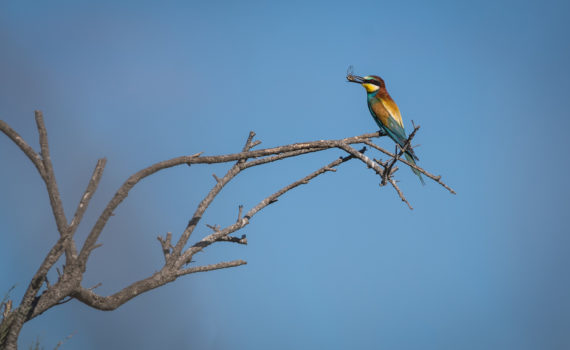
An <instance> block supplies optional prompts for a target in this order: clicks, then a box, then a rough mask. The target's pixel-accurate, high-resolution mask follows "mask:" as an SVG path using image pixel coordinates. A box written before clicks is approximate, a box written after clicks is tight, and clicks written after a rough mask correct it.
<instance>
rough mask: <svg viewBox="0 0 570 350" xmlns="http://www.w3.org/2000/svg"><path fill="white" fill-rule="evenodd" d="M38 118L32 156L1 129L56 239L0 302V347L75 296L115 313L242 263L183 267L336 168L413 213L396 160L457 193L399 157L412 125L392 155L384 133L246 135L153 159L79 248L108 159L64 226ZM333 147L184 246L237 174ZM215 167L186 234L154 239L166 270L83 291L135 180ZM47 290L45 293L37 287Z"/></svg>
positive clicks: (21, 142)
mask: <svg viewBox="0 0 570 350" xmlns="http://www.w3.org/2000/svg"><path fill="white" fill-rule="evenodd" d="M35 119H36V124H37V129H38V133H39V144H40V152H39V153H37V152H36V151H34V149H33V148H32V147H30V145H29V144H28V143H27V142H26V141H24V139H23V138H22V137H21V136H20V135H19V134H18V133H17V132H16V131H14V130H13V129H12V128H11V127H10V126H9V125H8V124H7V123H5V122H4V121H1V120H0V131H2V132H3V133H4V134H5V135H6V136H8V137H9V138H10V139H11V140H12V141H13V142H14V143H15V144H16V145H17V146H18V147H19V148H20V149H21V150H22V151H23V152H24V153H25V154H26V156H27V157H28V158H29V159H30V161H32V163H33V164H34V166H35V167H36V169H37V171H38V173H39V174H40V176H41V178H42V180H43V181H44V183H45V186H46V189H47V192H48V196H49V201H50V204H51V209H52V212H53V216H54V218H55V222H56V225H57V229H58V231H59V238H58V239H57V241H56V242H55V244H54V245H53V246H52V247H51V248H50V250H49V252H48V253H47V254H46V256H45V258H44V260H43V262H42V263H41V264H40V266H39V268H38V269H37V271H36V273H35V275H34V276H33V277H32V279H31V281H30V284H29V285H28V287H27V290H26V291H25V293H24V295H23V297H22V299H21V301H20V303H19V305H18V306H17V307H15V306H13V303H12V301H11V300H7V299H5V300H3V301H2V302H1V304H0V309H1V310H2V315H1V323H0V349H9V350H13V349H17V341H18V337H19V334H20V331H21V329H22V326H23V325H24V323H25V322H27V321H29V320H31V319H33V318H35V317H37V316H39V315H41V314H42V313H43V312H45V311H46V310H48V309H49V308H52V307H54V306H56V305H59V304H61V303H64V302H67V301H69V300H71V299H76V300H78V301H80V302H82V303H84V304H86V305H88V306H91V307H93V308H96V309H99V310H114V309H116V308H118V307H119V306H121V305H123V304H124V303H126V302H127V301H129V300H131V299H132V298H134V297H136V296H137V295H140V294H142V293H145V292H147V291H149V290H152V289H154V288H158V287H160V286H163V285H165V284H167V283H169V282H172V281H174V280H176V279H177V278H179V277H181V276H184V275H188V274H191V273H195V272H203V271H212V270H217V269H223V268H228V267H235V266H240V265H244V264H246V262H245V261H243V260H234V261H224V262H219V263H216V264H211V265H204V266H188V265H189V264H190V263H191V262H193V261H192V258H193V257H194V255H195V254H196V253H198V252H200V251H202V250H203V249H204V248H206V247H208V246H209V245H211V244H213V243H216V242H232V243H237V244H247V239H246V236H245V235H241V236H240V237H237V236H234V235H233V234H234V233H236V232H237V231H239V230H241V229H242V228H244V227H245V226H246V225H248V224H249V223H250V221H251V220H252V219H253V217H254V216H255V215H256V214H257V213H258V212H259V211H261V210H262V209H264V208H265V207H266V206H268V205H270V204H272V203H274V202H276V201H277V200H278V199H279V197H281V196H282V195H283V194H285V193H286V192H288V191H290V190H292V189H294V188H296V187H298V186H300V185H303V184H307V183H309V181H311V180H312V179H314V178H315V177H317V176H319V175H322V174H324V173H327V172H334V171H336V168H337V167H338V166H340V165H341V164H343V163H345V162H347V161H349V160H351V159H357V160H359V161H361V162H362V163H363V164H364V165H365V166H366V167H368V168H370V169H372V171H374V172H375V173H376V174H377V175H378V176H379V177H380V185H381V186H384V185H387V184H389V185H391V186H392V187H393V188H394V189H395V190H396V193H397V194H398V196H399V197H400V199H401V200H402V201H403V202H405V203H406V205H408V207H409V208H410V209H412V207H411V205H410V203H409V202H408V201H407V199H406V198H405V197H404V194H403V193H402V191H401V190H400V188H399V187H398V185H397V182H396V180H395V179H394V177H393V175H394V173H395V172H396V171H397V170H398V167H397V166H396V164H397V162H401V163H403V164H405V165H407V166H409V167H413V168H415V169H417V170H418V171H420V172H421V173H422V174H424V175H425V176H427V177H429V178H430V179H432V180H434V181H435V182H437V183H439V184H440V185H441V186H443V187H444V188H446V189H447V190H448V191H449V192H451V193H455V192H454V191H453V190H452V189H451V188H450V187H448V186H447V185H446V184H444V183H443V182H442V181H441V176H434V175H432V174H430V173H428V172H427V171H425V170H423V169H422V168H420V167H418V166H416V165H413V164H410V163H409V162H407V161H406V160H404V159H401V158H400V157H401V155H402V154H403V151H405V149H406V148H407V147H410V141H411V139H412V138H413V137H414V135H415V134H416V132H417V131H418V129H419V126H414V131H413V132H412V133H411V134H410V137H409V139H408V141H407V143H406V145H405V146H404V147H403V148H402V149H398V148H396V151H395V152H393V153H392V152H389V151H387V150H385V149H383V148H381V147H378V146H377V145H375V144H374V143H372V142H371V141H370V140H371V139H372V138H377V137H381V136H383V135H382V134H381V133H380V132H376V133H370V134H364V135H360V136H354V137H347V138H344V139H341V140H320V141H312V142H302V143H294V144H290V145H285V146H280V147H273V148H265V149H259V150H253V148H254V147H256V146H257V145H259V144H260V143H261V142H260V141H254V136H255V133H254V132H250V133H249V136H248V137H247V140H246V142H245V145H244V146H243V149H242V150H241V152H238V153H232V154H225V155H218V156H203V155H202V152H200V153H196V154H193V155H189V156H181V157H177V158H172V159H169V160H165V161H162V162H158V163H156V164H153V165H151V166H149V167H147V168H144V169H142V170H140V171H138V172H136V173H135V174H133V175H131V176H130V177H129V178H128V179H127V180H126V181H125V182H124V183H123V185H122V186H121V187H120V188H119V189H118V190H117V192H116V193H115V195H114V196H113V198H112V199H111V200H110V201H109V203H108V204H107V206H106V207H105V209H104V210H103V213H102V214H101V215H100V216H99V218H98V219H97V221H96V222H95V224H94V226H93V228H92V229H91V231H90V233H89V234H88V236H87V239H86V240H85V242H84V244H83V246H82V247H81V248H80V249H78V248H77V246H76V243H75V241H74V234H75V232H76V230H77V227H78V226H79V223H80V222H81V219H82V218H83V215H84V214H85V211H86V210H87V207H88V205H89V201H90V200H91V198H92V197H93V194H94V193H95V191H96V189H97V186H98V184H99V181H100V180H101V176H102V174H103V169H104V168H105V163H106V159H104V158H103V159H99V160H98V161H97V164H96V166H95V169H94V170H93V174H92V175H91V178H90V180H89V183H88V184H87V188H86V189H85V192H84V193H83V195H82V196H81V200H80V201H79V204H78V205H77V209H76V210H75V214H74V215H73V218H72V219H71V221H68V219H67V217H66V215H65V213H64V210H63V205H62V200H61V196H60V194H59V190H58V187H57V182H56V178H55V173H54V169H53V165H52V161H51V158H50V150H49V146H48V138H47V131H46V127H45V124H44V119H43V116H42V113H41V112H40V111H36V112H35ZM356 144H363V145H366V146H369V147H372V148H374V149H376V150H378V151H380V152H382V153H384V154H385V155H387V156H389V157H390V158H389V160H388V161H385V162H382V161H380V160H376V159H370V158H368V157H367V156H365V155H364V153H365V151H366V146H364V147H363V148H361V149H360V150H357V149H356V148H353V147H352V145H356ZM331 148H337V149H340V150H342V151H344V152H345V153H346V156H344V157H341V158H338V159H335V160H333V161H332V162H330V163H329V164H326V165H324V166H323V167H321V168H319V169H317V170H315V171H313V172H311V173H310V174H308V175H307V176H305V177H303V178H302V179H299V180H297V181H295V182H293V183H291V184H289V185H287V186H285V187H283V188H281V189H280V190H278V191H277V192H275V193H273V194H272V195H270V196H268V197H266V198H265V199H263V200H262V201H260V202H259V203H258V204H257V205H256V206H254V207H253V208H250V209H249V210H248V211H246V212H245V213H244V211H245V210H244V208H243V207H242V206H240V207H239V208H238V214H237V219H236V221H235V223H233V224H232V225H229V226H227V227H224V228H222V227H218V226H209V227H210V228H211V229H212V232H211V233H210V234H209V235H207V236H206V237H203V238H202V239H199V240H197V242H196V243H194V244H191V245H190V244H188V240H189V239H190V236H191V235H192V233H193V232H194V229H195V228H196V226H197V225H198V223H199V222H200V219H201V218H202V216H203V215H204V212H205V211H206V210H207V209H208V207H209V205H210V204H211V203H212V201H213V200H214V198H216V196H217V195H218V194H219V193H220V191H221V190H222V189H223V188H224V186H226V185H227V184H228V183H229V182H230V181H231V180H232V179H233V178H235V177H236V176H237V175H238V174H239V173H241V172H243V171H245V170H246V169H249V168H252V167H255V166H259V165H263V164H267V163H270V162H276V161H280V160H282V159H285V158H291V157H296V156H300V155H303V154H307V153H312V152H319V151H323V150H327V149H331ZM216 163H233V164H232V165H231V167H230V168H229V170H228V171H227V173H226V174H225V175H224V176H222V177H218V176H216V175H215V174H214V175H213V177H214V179H215V184H214V186H213V187H212V189H211V190H210V191H209V193H208V194H207V195H206V197H204V199H203V200H202V201H201V202H200V204H199V205H198V208H197V209H196V211H195V212H194V214H193V215H192V217H191V218H190V220H189V222H188V225H187V226H186V228H185V230H184V231H183V232H182V233H181V234H180V235H177V236H178V239H177V240H176V242H174V241H173V235H172V234H171V233H170V232H168V233H167V234H166V235H165V237H161V236H159V237H158V241H159V242H160V247H161V249H162V253H163V255H164V266H162V268H161V269H160V270H159V271H157V272H155V273H152V274H151V275H150V276H148V277H146V278H144V279H142V280H140V281H137V282H134V283H132V284H131V285H129V286H126V287H125V288H123V289H121V290H119V291H117V292H116V293H114V294H112V295H109V296H101V295H98V294H97V293H95V292H94V291H93V289H94V287H92V288H86V287H84V286H83V285H82V281H83V276H84V273H85V270H86V267H87V261H88V259H89V256H90V254H91V252H92V251H93V250H94V249H96V248H97V247H99V246H100V244H98V243H97V241H98V238H99V235H100V234H101V232H102V231H103V229H104V228H105V225H106V224H107V222H108V220H109V218H110V217H111V216H112V215H113V212H114V211H115V209H116V208H117V207H118V206H119V204H121V202H122V201H123V200H124V199H125V198H126V197H127V195H128V194H129V191H130V190H131V189H132V188H133V187H134V186H135V185H136V184H137V183H138V182H139V181H141V180H142V179H144V178H146V177H148V176H150V175H153V174H155V173H157V172H159V171H162V170H165V169H168V168H171V167H174V166H178V165H188V166H190V165H193V164H216ZM62 256H64V259H65V262H64V264H63V271H62V272H61V273H59V269H57V270H58V276H59V277H58V279H57V281H56V282H55V283H53V284H50V283H49V281H48V279H47V274H48V271H50V269H52V268H53V267H54V265H55V264H56V263H57V262H58V260H59V259H60V258H61V257H62ZM44 285H45V288H43V289H42V287H43V286H44Z"/></svg>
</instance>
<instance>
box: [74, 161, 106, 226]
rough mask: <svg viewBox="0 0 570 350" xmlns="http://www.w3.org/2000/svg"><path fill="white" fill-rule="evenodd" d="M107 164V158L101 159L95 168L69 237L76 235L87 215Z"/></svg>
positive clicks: (77, 210) (78, 206)
mask: <svg viewBox="0 0 570 350" xmlns="http://www.w3.org/2000/svg"><path fill="white" fill-rule="evenodd" d="M106 163H107V159H105V158H102V159H99V160H98V161H97V165H96V166H95V169H94V170H93V174H92V175H91V179H90V180H89V184H87V188H86V189H85V192H84V193H83V196H82V197H81V200H80V201H79V204H78V205H77V209H76V210H75V215H74V216H73V219H72V220H71V224H70V225H69V235H70V236H73V235H74V234H75V231H76V230H77V227H78V226H79V223H80V222H81V219H82V218H83V214H85V211H86V210H87V207H88V205H89V201H90V200H91V198H92V197H93V195H94V194H95V191H97V186H99V181H100V180H101V177H102V176H103V170H104V169H105V164H106Z"/></svg>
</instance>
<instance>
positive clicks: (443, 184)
mask: <svg viewBox="0 0 570 350" xmlns="http://www.w3.org/2000/svg"><path fill="white" fill-rule="evenodd" d="M362 143H364V144H365V145H368V146H370V147H372V148H374V149H376V150H378V151H380V152H382V153H384V154H386V155H388V156H390V157H396V155H395V154H393V153H392V152H390V151H387V150H385V149H384V148H382V147H379V146H377V145H375V144H374V143H372V142H370V141H369V140H364V141H362ZM399 161H400V162H402V163H404V164H406V165H407V166H409V167H410V168H414V169H416V170H418V171H419V172H420V173H422V174H424V175H425V176H427V177H429V178H430V179H432V180H433V181H435V182H437V183H438V184H440V185H441V186H443V187H444V188H445V189H446V190H448V191H449V192H450V193H451V194H456V192H455V191H454V190H453V189H452V188H451V187H449V186H448V185H446V184H445V183H444V182H443V181H441V175H438V176H436V175H433V174H431V173H429V172H427V170H424V169H422V168H420V167H419V166H417V165H415V164H412V163H410V162H408V161H407V160H405V159H399Z"/></svg>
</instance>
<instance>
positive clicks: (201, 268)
mask: <svg viewBox="0 0 570 350" xmlns="http://www.w3.org/2000/svg"><path fill="white" fill-rule="evenodd" d="M245 264H247V262H246V261H244V260H234V261H227V262H220V263H217V264H211V265H206V266H196V267H189V268H186V269H183V270H180V271H178V273H177V274H176V275H177V276H178V277H180V276H184V275H188V274H191V273H196V272H206V271H212V270H219V269H226V268H228V267H236V266H240V265H245Z"/></svg>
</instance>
